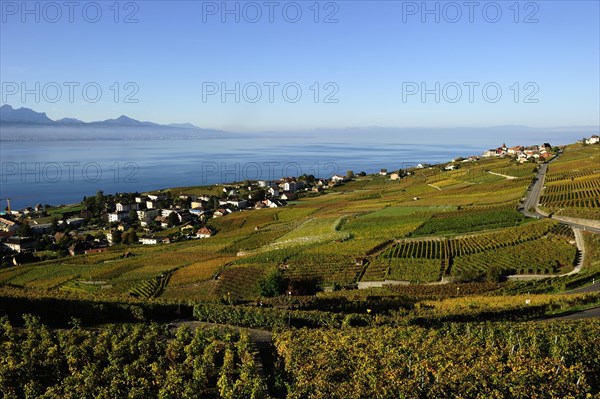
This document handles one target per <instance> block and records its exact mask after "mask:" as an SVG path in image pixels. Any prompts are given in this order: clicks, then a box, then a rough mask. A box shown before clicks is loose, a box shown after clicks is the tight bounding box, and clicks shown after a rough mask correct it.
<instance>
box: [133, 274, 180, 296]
mask: <svg viewBox="0 0 600 399" xmlns="http://www.w3.org/2000/svg"><path fill="white" fill-rule="evenodd" d="M171 274H172V272H165V273H161V274H160V275H158V276H156V277H154V278H153V279H151V280H146V281H142V282H141V283H138V284H137V285H136V286H135V287H134V288H132V289H131V291H129V295H131V296H132V297H134V298H143V299H152V298H156V297H158V296H160V294H162V292H163V290H164V289H165V287H166V286H167V284H168V283H169V279H170V278H171Z"/></svg>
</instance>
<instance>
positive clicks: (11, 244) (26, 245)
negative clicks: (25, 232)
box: [3, 237, 35, 252]
mask: <svg viewBox="0 0 600 399" xmlns="http://www.w3.org/2000/svg"><path fill="white" fill-rule="evenodd" d="M3 244H4V245H5V246H6V247H8V248H10V249H11V250H13V251H15V252H30V251H32V250H33V245H34V244H35V240H34V239H33V238H23V237H9V238H7V239H6V241H4V243H3Z"/></svg>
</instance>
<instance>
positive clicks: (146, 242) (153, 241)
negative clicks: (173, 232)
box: [139, 237, 158, 245]
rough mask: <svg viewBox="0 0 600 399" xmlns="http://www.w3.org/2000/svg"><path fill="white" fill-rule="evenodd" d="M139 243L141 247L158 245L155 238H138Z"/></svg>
mask: <svg viewBox="0 0 600 399" xmlns="http://www.w3.org/2000/svg"><path fill="white" fill-rule="evenodd" d="M139 241H140V243H141V244H143V245H156V244H158V238H156V237H140V240H139Z"/></svg>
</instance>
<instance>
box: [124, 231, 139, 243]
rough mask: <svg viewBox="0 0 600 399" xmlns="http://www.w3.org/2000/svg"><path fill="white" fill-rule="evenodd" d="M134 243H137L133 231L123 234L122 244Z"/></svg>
mask: <svg viewBox="0 0 600 399" xmlns="http://www.w3.org/2000/svg"><path fill="white" fill-rule="evenodd" d="M136 242H138V236H137V233H136V232H135V230H134V229H129V230H128V231H127V232H126V233H124V234H123V243H124V244H135V243H136Z"/></svg>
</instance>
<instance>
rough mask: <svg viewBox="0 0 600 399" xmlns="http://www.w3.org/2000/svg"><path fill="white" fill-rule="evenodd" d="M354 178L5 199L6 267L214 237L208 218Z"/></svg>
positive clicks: (2, 246)
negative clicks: (63, 199) (17, 204)
mask: <svg viewBox="0 0 600 399" xmlns="http://www.w3.org/2000/svg"><path fill="white" fill-rule="evenodd" d="M351 177H352V174H350V175H347V176H341V175H334V176H332V177H331V178H330V179H317V178H315V177H314V176H312V175H311V176H307V175H303V176H300V177H286V178H282V179H280V180H270V181H267V180H259V181H245V182H242V183H238V184H232V185H219V186H218V188H220V194H219V195H216V194H214V193H213V194H199V195H197V194H187V193H178V194H176V195H174V194H173V192H172V191H171V190H160V191H158V192H153V193H146V194H139V193H117V194H115V195H104V193H102V192H98V193H97V194H96V196H94V197H87V198H84V200H83V201H82V203H81V204H75V205H69V206H60V207H50V206H48V205H45V206H44V205H42V204H37V205H36V206H34V207H27V208H24V209H22V210H13V209H11V208H10V200H9V199H7V207H6V209H5V211H4V212H1V213H0V253H1V254H2V255H3V257H2V265H3V266H10V265H19V264H23V263H30V262H35V261H40V260H45V259H47V258H48V257H47V254H50V253H52V254H53V255H54V254H57V255H55V256H75V255H79V254H90V253H98V252H103V251H105V250H106V249H107V248H108V247H109V246H112V245H115V244H140V245H157V244H170V243H172V242H177V241H183V240H192V239H205V238H209V237H211V236H212V235H213V234H215V233H216V231H213V230H212V229H211V228H209V227H208V226H207V225H206V222H207V221H208V220H209V219H211V218H220V217H223V216H226V215H228V214H230V213H233V212H247V211H254V210H260V209H265V208H278V207H283V206H286V205H288V203H289V202H290V201H294V200H296V199H298V198H300V197H305V196H310V195H319V194H321V193H324V192H325V191H326V190H327V189H330V188H333V187H337V186H339V185H341V184H343V183H344V182H346V181H348V180H349V179H350V178H351ZM213 191H214V190H213ZM40 255H41V256H40Z"/></svg>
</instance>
